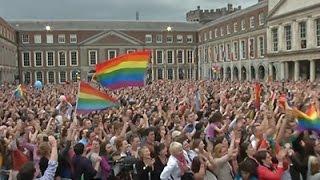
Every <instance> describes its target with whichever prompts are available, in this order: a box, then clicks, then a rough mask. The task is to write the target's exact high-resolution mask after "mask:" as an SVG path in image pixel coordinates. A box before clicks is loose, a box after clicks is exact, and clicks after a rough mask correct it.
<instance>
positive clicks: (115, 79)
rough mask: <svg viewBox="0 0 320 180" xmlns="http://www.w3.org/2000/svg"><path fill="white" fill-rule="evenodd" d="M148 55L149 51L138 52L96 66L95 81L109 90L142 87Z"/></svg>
mask: <svg viewBox="0 0 320 180" xmlns="http://www.w3.org/2000/svg"><path fill="white" fill-rule="evenodd" d="M150 55H151V54H150V51H139V52H134V53H130V54H125V55H122V56H118V57H116V58H114V59H112V60H108V61H105V62H103V63H100V64H97V65H96V73H95V76H96V79H97V81H98V82H99V83H100V84H101V85H103V86H104V87H107V88H109V89H119V88H124V87H129V86H144V75H145V71H146V69H147V67H148V64H149V59H150Z"/></svg>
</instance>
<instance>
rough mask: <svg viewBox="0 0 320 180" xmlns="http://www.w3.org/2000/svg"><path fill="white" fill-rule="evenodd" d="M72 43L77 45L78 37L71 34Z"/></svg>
mask: <svg viewBox="0 0 320 180" xmlns="http://www.w3.org/2000/svg"><path fill="white" fill-rule="evenodd" d="M70 43H77V35H76V34H70Z"/></svg>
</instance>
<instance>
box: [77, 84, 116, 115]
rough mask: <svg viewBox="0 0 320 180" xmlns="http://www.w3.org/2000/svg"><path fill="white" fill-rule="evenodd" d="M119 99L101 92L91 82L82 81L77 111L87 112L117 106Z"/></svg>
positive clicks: (80, 112) (79, 112)
mask: <svg viewBox="0 0 320 180" xmlns="http://www.w3.org/2000/svg"><path fill="white" fill-rule="evenodd" d="M116 104H117V100H116V99H114V98H113V97H111V96H109V95H108V94H106V93H104V92H101V91H99V90H97V89H95V88H93V87H91V86H90V85H89V84H87V83H84V82H80V89H79V93H78V100H77V106H76V111H77V113H78V114H87V113H90V112H91V111H97V110H102V109H106V108H108V107H112V106H116Z"/></svg>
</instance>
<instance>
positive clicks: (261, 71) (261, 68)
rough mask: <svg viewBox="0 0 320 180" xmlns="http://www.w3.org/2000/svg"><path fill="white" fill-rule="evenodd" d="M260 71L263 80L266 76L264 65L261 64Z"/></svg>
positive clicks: (260, 77)
mask: <svg viewBox="0 0 320 180" xmlns="http://www.w3.org/2000/svg"><path fill="white" fill-rule="evenodd" d="M258 71H259V79H260V80H263V79H264V78H265V74H266V72H265V68H264V66H262V65H261V66H259V70H258Z"/></svg>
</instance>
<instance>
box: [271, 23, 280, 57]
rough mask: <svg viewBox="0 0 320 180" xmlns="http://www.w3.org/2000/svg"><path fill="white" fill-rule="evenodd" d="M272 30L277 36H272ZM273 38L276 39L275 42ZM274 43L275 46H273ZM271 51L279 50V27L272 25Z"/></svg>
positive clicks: (272, 34)
mask: <svg viewBox="0 0 320 180" xmlns="http://www.w3.org/2000/svg"><path fill="white" fill-rule="evenodd" d="M275 30H276V31H275ZM273 32H276V34H277V38H275V37H274V33H273ZM274 40H277V42H275V41H274ZM275 44H276V45H277V46H275ZM271 51H272V52H278V51H279V28H278V27H274V28H272V29H271Z"/></svg>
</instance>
